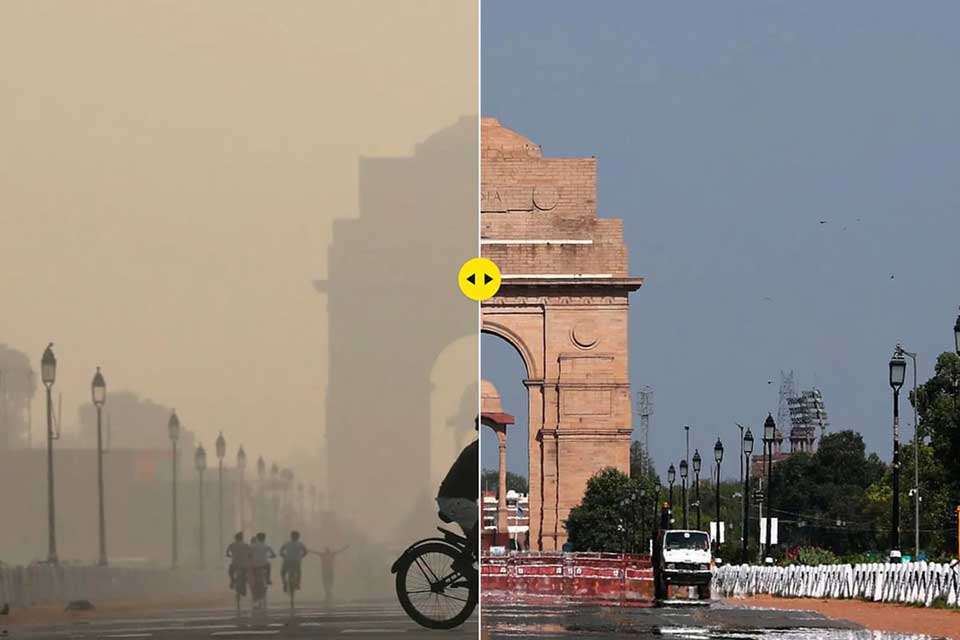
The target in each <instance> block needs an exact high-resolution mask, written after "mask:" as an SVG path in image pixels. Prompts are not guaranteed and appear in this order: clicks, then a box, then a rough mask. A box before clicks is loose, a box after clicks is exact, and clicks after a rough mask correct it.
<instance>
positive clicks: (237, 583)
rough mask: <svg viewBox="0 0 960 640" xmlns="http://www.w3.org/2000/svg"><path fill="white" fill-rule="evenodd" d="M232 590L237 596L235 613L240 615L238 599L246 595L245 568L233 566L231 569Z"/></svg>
mask: <svg viewBox="0 0 960 640" xmlns="http://www.w3.org/2000/svg"><path fill="white" fill-rule="evenodd" d="M233 592H234V594H235V595H236V598H237V615H240V600H241V599H242V598H245V597H246V596H247V570H246V569H242V568H239V567H238V568H235V569H234V570H233Z"/></svg>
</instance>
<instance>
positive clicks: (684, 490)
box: [680, 459, 689, 529]
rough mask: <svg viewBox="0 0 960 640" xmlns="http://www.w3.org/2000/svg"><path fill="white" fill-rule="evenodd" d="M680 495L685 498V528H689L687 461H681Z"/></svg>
mask: <svg viewBox="0 0 960 640" xmlns="http://www.w3.org/2000/svg"><path fill="white" fill-rule="evenodd" d="M680 497H681V499H682V500H683V528H684V529H687V528H689V525H688V523H687V461H686V459H684V460H681V461H680Z"/></svg>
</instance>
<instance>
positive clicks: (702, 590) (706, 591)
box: [697, 584, 710, 600]
mask: <svg viewBox="0 0 960 640" xmlns="http://www.w3.org/2000/svg"><path fill="white" fill-rule="evenodd" d="M697 598H699V599H700V600H709V599H710V585H709V584H703V585H700V586H698V587H697Z"/></svg>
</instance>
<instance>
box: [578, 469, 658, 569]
mask: <svg viewBox="0 0 960 640" xmlns="http://www.w3.org/2000/svg"><path fill="white" fill-rule="evenodd" d="M655 500H656V493H655V491H654V487H653V485H652V483H649V482H647V481H645V479H644V478H629V477H627V475H626V474H624V473H623V472H622V471H620V470H618V469H614V468H606V469H603V470H601V471H599V472H598V473H597V474H596V475H594V476H593V477H592V478H590V480H589V481H588V482H587V490H586V492H585V493H584V496H583V500H582V502H581V503H580V504H579V505H578V506H576V507H574V508H573V509H572V510H571V511H570V516H569V517H568V518H567V521H566V522H565V523H564V526H565V527H566V529H567V534H568V539H569V542H570V544H571V545H572V546H573V549H574V550H575V551H631V552H641V551H646V549H647V540H648V539H649V537H650V536H651V534H652V532H653V514H654V505H655Z"/></svg>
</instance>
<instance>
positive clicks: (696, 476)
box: [693, 449, 701, 531]
mask: <svg viewBox="0 0 960 640" xmlns="http://www.w3.org/2000/svg"><path fill="white" fill-rule="evenodd" d="M700 465H701V460H700V450H699V449H694V451H693V487H694V491H696V501H697V531H699V530H700Z"/></svg>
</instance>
